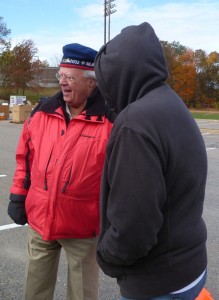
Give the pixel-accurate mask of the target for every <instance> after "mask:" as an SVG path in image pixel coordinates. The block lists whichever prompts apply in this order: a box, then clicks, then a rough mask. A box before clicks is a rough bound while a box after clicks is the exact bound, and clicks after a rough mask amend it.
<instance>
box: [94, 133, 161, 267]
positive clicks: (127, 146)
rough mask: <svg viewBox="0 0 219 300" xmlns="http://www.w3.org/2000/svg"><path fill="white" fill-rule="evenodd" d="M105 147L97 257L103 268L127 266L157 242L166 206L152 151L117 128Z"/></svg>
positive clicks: (156, 157) (150, 146)
mask: <svg viewBox="0 0 219 300" xmlns="http://www.w3.org/2000/svg"><path fill="white" fill-rule="evenodd" d="M110 147H111V149H110V154H109V155H108V162H106V164H105V170H104V175H103V179H102V184H103V186H105V187H106V186H108V187H107V188H104V190H105V191H107V190H108V191H107V195H106V193H105V194H104V191H103V192H102V199H101V201H102V204H101V205H102V208H101V209H102V214H101V215H102V216H101V217H102V220H101V222H102V228H101V230H102V231H101V237H100V240H99V244H98V250H97V257H99V258H98V259H99V260H102V261H103V263H104V262H105V263H110V264H114V265H131V264H133V263H134V262H135V261H136V260H138V259H139V258H142V257H145V256H147V254H148V252H149V251H150V249H151V248H152V247H154V246H155V245H156V243H157V240H158V234H159V231H160V229H161V227H162V223H163V216H162V211H161V210H162V207H163V205H164V203H165V201H166V196H165V195H166V191H165V183H164V176H163V171H162V168H161V163H160V160H159V155H158V153H157V151H156V147H155V146H154V145H153V144H152V143H151V142H150V141H149V140H148V139H147V138H145V137H143V136H141V135H140V134H138V133H136V132H133V131H132V130H131V129H129V128H122V129H121V130H120V132H119V134H118V135H117V137H116V139H115V141H114V143H113V146H110V142H109V148H110Z"/></svg>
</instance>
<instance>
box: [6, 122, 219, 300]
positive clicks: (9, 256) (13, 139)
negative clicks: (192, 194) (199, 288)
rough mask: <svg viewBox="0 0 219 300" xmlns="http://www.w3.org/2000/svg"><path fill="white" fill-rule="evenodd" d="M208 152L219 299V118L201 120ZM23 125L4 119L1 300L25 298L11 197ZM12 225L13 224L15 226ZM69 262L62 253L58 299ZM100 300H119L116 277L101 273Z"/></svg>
mask: <svg viewBox="0 0 219 300" xmlns="http://www.w3.org/2000/svg"><path fill="white" fill-rule="evenodd" d="M197 123H198V125H199V127H200V130H201V132H202V134H203V137H204V140H205V145H206V150H207V155H208V180H207V187H206V200H205V206H204V213H203V216H204V219H205V221H206V224H207V228H208V241H207V248H208V261H209V262H208V279H207V283H206V288H207V289H208V290H209V291H210V292H211V294H212V296H213V297H214V299H215V300H219V234H218V233H219V221H218V216H219V184H218V178H219V121H212V120H197ZM22 126H23V125H22V124H14V123H10V122H9V121H8V120H7V121H0V195H1V197H0V300H21V299H22V296H21V295H22V284H23V276H24V275H23V274H24V268H25V256H26V255H25V254H26V231H27V227H26V226H21V227H13V226H14V225H13V223H12V220H11V219H10V218H9V217H8V215H7V205H8V202H7V199H8V195H9V189H10V185H11V181H12V177H13V173H14V170H15V150H16V146H17V142H18V138H19V135H20V133H21V129H22ZM11 224H12V225H11ZM66 273H67V263H66V259H65V255H64V253H62V255H61V261H60V267H59V272H58V279H57V285H56V290H55V297H54V299H55V300H64V299H65V291H66ZM99 300H119V289H118V287H117V284H116V282H115V280H114V279H111V278H109V277H108V276H105V275H104V274H103V273H102V272H100V284H99Z"/></svg>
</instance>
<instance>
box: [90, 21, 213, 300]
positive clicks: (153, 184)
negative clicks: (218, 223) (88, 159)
mask: <svg viewBox="0 0 219 300" xmlns="http://www.w3.org/2000/svg"><path fill="white" fill-rule="evenodd" d="M95 72H96V77H97V81H98V85H99V88H100V90H101V92H102V94H103V95H104V97H105V99H106V100H107V102H108V103H109V104H110V106H111V108H112V109H113V110H115V111H116V112H117V113H118V116H117V119H116V122H115V123H114V128H113V130H112V133H111V136H110V139H109V142H108V147H107V153H106V159H105V166H104V170H103V177H102V185H101V235H100V239H99V243H98V248H97V260H98V263H99V265H100V267H101V269H102V270H103V271H104V273H105V274H107V275H109V276H111V277H116V278H117V282H118V284H119V285H120V289H121V294H122V296H124V297H128V298H136V299H143V298H147V297H155V296H159V295H164V294H167V293H171V292H175V291H177V290H179V289H181V288H183V287H185V286H187V285H189V284H190V283H191V282H193V281H194V280H195V279H196V278H198V276H199V275H200V274H201V273H202V272H203V271H204V270H205V269H206V265H207V254H206V245H205V244H206V236H207V233H206V226H205V223H204V221H203V219H202V212H203V201H204V196H205V185H206V176H207V156H206V149H205V145H204V141H203V138H202V135H201V133H200V130H199V128H198V126H197V125H196V122H195V121H194V119H193V117H192V115H191V113H190V112H189V110H188V109H187V108H186V106H185V104H184V103H183V101H182V99H181V98H180V97H179V96H178V95H177V94H176V93H175V92H174V91H173V90H172V89H171V88H170V87H169V85H168V84H166V83H165V81H166V79H167V77H168V70H167V65H166V60H165V58H164V54H163V51H162V47H161V44H160V42H159V39H158V38H157V36H156V34H155V32H154V30H153V28H152V27H151V26H150V25H149V24H148V23H143V24H141V25H139V26H129V27H126V28H124V29H123V30H122V31H121V33H120V34H119V35H117V36H116V37H115V38H113V39H112V40H111V41H110V42H109V43H108V44H106V45H105V46H103V47H102V48H101V49H100V51H99V53H98V55H97V57H96V60H95Z"/></svg>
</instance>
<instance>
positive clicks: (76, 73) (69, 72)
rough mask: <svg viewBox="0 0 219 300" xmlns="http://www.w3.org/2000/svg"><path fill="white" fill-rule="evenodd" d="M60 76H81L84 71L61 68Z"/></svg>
mask: <svg viewBox="0 0 219 300" xmlns="http://www.w3.org/2000/svg"><path fill="white" fill-rule="evenodd" d="M59 74H67V75H72V76H73V75H74V76H81V75H82V74H83V70H82V69H76V68H67V67H60V68H59Z"/></svg>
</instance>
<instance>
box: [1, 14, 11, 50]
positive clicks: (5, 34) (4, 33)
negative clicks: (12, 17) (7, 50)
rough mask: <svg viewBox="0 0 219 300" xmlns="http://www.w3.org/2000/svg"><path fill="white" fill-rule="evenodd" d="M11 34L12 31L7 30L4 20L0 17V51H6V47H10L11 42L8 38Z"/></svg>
mask: <svg viewBox="0 0 219 300" xmlns="http://www.w3.org/2000/svg"><path fill="white" fill-rule="evenodd" d="M10 33H11V30H10V29H8V28H7V26H6V24H5V23H4V21H3V18H2V17H0V50H2V48H3V49H4V47H9V46H10V42H9V41H8V40H7V37H8V35H10ZM2 46H3V47H2Z"/></svg>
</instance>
